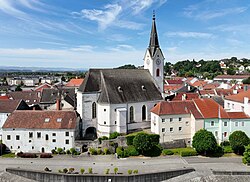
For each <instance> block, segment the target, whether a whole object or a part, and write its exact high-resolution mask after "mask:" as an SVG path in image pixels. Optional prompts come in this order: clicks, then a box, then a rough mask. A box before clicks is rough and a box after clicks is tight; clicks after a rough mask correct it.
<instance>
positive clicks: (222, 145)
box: [220, 141, 230, 147]
mask: <svg viewBox="0 0 250 182" xmlns="http://www.w3.org/2000/svg"><path fill="white" fill-rule="evenodd" d="M220 146H221V147H225V146H230V142H229V141H223V142H221V143H220Z"/></svg>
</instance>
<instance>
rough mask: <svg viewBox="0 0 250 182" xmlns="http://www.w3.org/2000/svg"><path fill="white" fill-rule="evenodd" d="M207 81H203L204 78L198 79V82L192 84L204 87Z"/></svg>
mask: <svg viewBox="0 0 250 182" xmlns="http://www.w3.org/2000/svg"><path fill="white" fill-rule="evenodd" d="M206 84H207V82H206V81H203V80H198V81H196V82H194V83H193V84H191V85H192V86H194V87H203V86H204V85H206Z"/></svg>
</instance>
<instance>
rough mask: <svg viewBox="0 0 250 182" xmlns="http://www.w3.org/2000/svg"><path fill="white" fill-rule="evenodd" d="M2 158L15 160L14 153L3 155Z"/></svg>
mask: <svg viewBox="0 0 250 182" xmlns="http://www.w3.org/2000/svg"><path fill="white" fill-rule="evenodd" d="M2 157H4V158H15V157H16V155H15V154H14V153H8V154H3V155H2Z"/></svg>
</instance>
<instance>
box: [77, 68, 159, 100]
mask: <svg viewBox="0 0 250 182" xmlns="http://www.w3.org/2000/svg"><path fill="white" fill-rule="evenodd" d="M79 91H81V92H83V93H91V92H100V97H99V100H98V102H99V103H111V104H120V103H127V102H128V103H129V102H144V101H154V100H162V96H161V93H160V92H159V90H158V89H157V87H156V86H155V83H154V80H153V78H152V76H151V75H150V73H149V71H148V70H144V69H90V70H89V72H88V74H87V76H86V78H85V79H84V82H83V83H82V85H81V86H80V87H79Z"/></svg>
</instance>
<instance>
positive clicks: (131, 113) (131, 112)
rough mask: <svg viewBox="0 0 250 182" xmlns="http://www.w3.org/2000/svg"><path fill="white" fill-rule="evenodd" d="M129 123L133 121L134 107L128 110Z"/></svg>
mask: <svg viewBox="0 0 250 182" xmlns="http://www.w3.org/2000/svg"><path fill="white" fill-rule="evenodd" d="M129 121H130V122H133V121H134V107H133V106H131V107H130V108H129Z"/></svg>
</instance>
